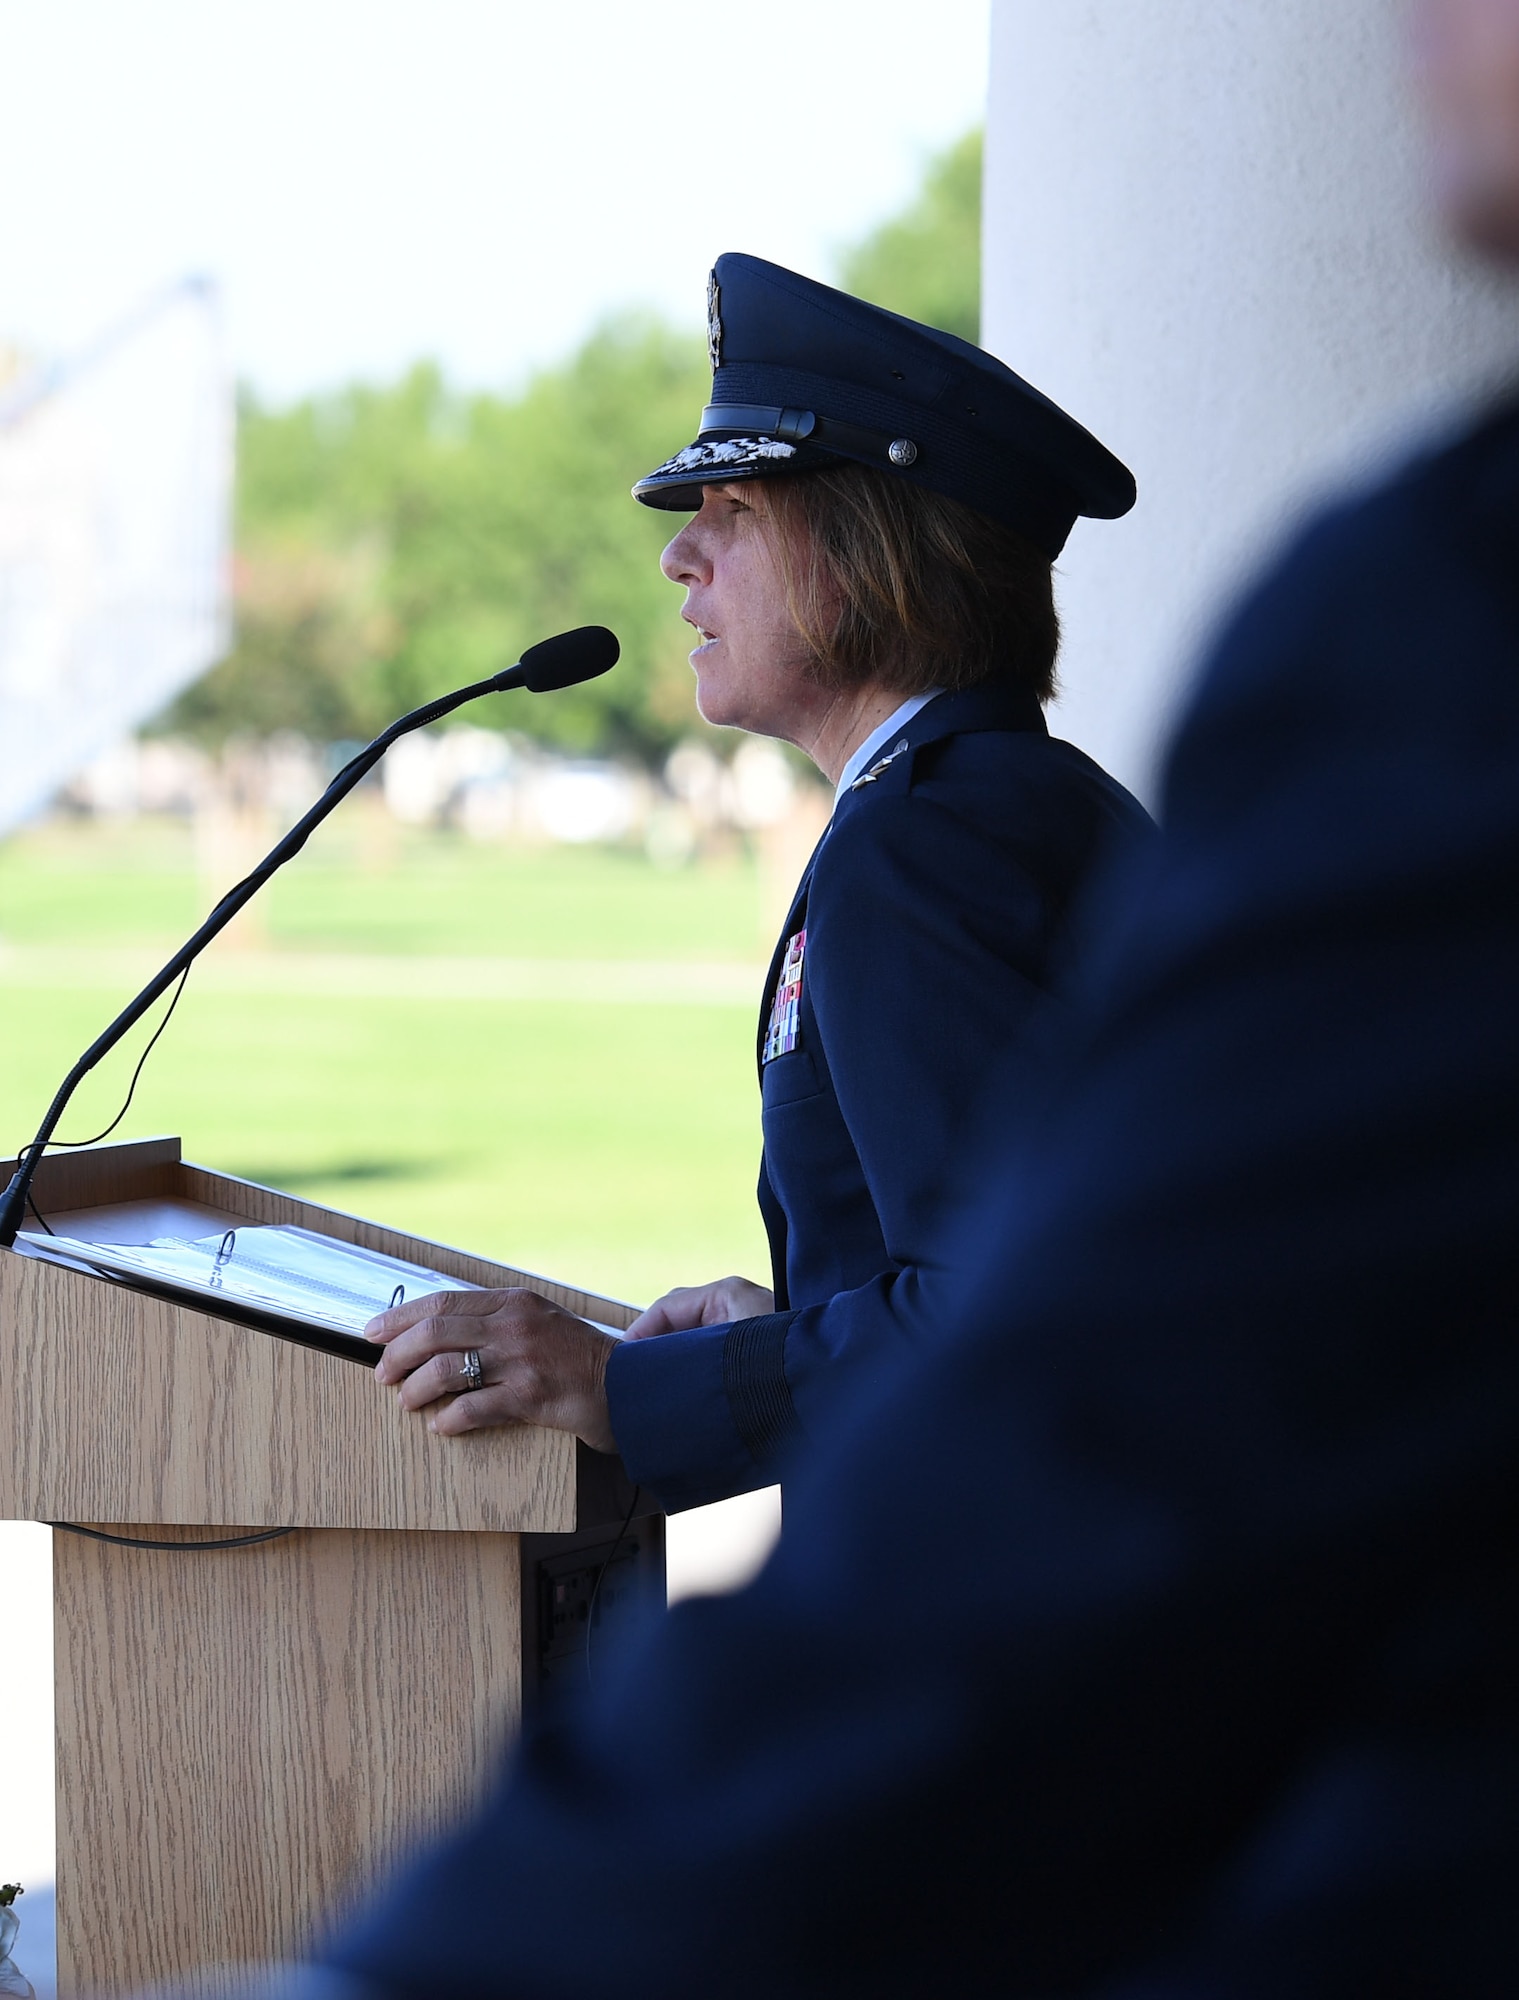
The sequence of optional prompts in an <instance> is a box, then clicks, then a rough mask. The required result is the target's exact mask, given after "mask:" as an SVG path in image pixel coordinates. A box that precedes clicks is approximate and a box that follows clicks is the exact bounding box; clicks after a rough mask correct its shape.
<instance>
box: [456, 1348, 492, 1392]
mask: <svg viewBox="0 0 1519 2000" xmlns="http://www.w3.org/2000/svg"><path fill="white" fill-rule="evenodd" d="M484 1387H485V1370H484V1369H483V1368H482V1367H481V1365H480V1350H479V1348H478V1347H466V1348H465V1350H464V1352H463V1353H462V1354H461V1355H460V1356H459V1387H458V1390H457V1391H456V1393H457V1394H458V1395H461V1396H462V1395H467V1394H468V1392H469V1391H470V1390H471V1389H483V1388H484Z"/></svg>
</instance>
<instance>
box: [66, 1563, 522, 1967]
mask: <svg viewBox="0 0 1519 2000" xmlns="http://www.w3.org/2000/svg"><path fill="white" fill-rule="evenodd" d="M111 1532H113V1533H124V1534H130V1533H133V1532H140V1533H142V1534H144V1535H146V1536H149V1537H155V1536H156V1537H165V1536H173V1535H175V1534H176V1533H178V1534H181V1535H183V1536H185V1537H186V1538H194V1537H196V1536H203V1535H204V1533H205V1531H204V1530H202V1529H184V1530H179V1531H176V1530H173V1529H168V1530H165V1529H163V1528H162V1527H160V1526H158V1525H156V1524H150V1525H146V1526H144V1527H142V1528H141V1529H140V1530H134V1529H132V1528H130V1527H122V1526H120V1525H119V1524H113V1527H112V1530H111ZM226 1532H228V1533H236V1532H237V1530H236V1529H235V1528H231V1529H228V1530H227V1531H226ZM53 1561H54V1604H55V1623H56V1632H55V1644H56V1668H55V1672H56V1683H57V1693H56V1700H57V1734H58V1806H59V1825H60V1840H59V1853H58V1963H59V1988H60V1991H61V1992H63V1993H88V1992H101V1993H127V1992H131V1991H133V1990H134V1989H136V1988H138V1987H140V1986H143V1985H145V1984H147V1983H148V1982H149V1981H156V1980H167V1979H169V1978H171V1977H173V1976H175V1975H180V1976H183V1975H184V1974H185V1973H186V1972H187V1971H190V1970H192V1969H196V1968H199V1969H201V1976H202V1977H204V1976H205V1971H204V1969H206V1968H209V1967H212V1966H216V1965H219V1964H236V1963H238V1962H241V1963H243V1964H246V1963H248V1962H249V1961H253V1960H266V1959H269V1958H278V1957H281V1956H289V1955H293V1954H295V1953H296V1952H298V1951H300V1950H301V1948H302V1947H303V1945H305V1944H306V1943H307V1942H308V1940H309V1939H310V1936H311V1934H312V1927H313V1925H314V1924H316V1923H318V1922H319V1921H320V1920H321V1918H322V1917H323V1915H324V1914H325V1913H330V1912H332V1911H334V1910H336V1909H338V1908H340V1907H341V1905H342V1904H343V1902H344V1900H345V1899H347V1898H349V1897H351V1896H352V1895H353V1894H354V1893H355V1892H356V1891H358V1890H361V1889H362V1888H363V1887H365V1886H366V1885H368V1884H372V1882H373V1881H374V1879H375V1876H376V1872H377V1871H378V1870H379V1869H381V1868H382V1867H383V1866H384V1865H385V1864H386V1862H387V1861H389V1860H391V1859H393V1858H394V1857H395V1856H396V1855H397V1854H398V1853H399V1852H401V1851H403V1850H404V1848H405V1846H406V1845H407V1844H409V1843H410V1842H413V1841H415V1840H417V1839H419V1838H420V1837H422V1836H424V1835H425V1834H426V1833H428V1832H430V1831H432V1830H434V1829H436V1828H437V1827H439V1826H441V1825H442V1824H444V1823H445V1822H446V1821H447V1820H448V1819H450V1818H451V1817H452V1816H453V1815H455V1814H456V1813H458V1812H459V1811H460V1809H461V1808H462V1807H464V1806H465V1805H466V1804H467V1803H468V1802H469V1799H470V1797H471V1796H472V1795H473V1794H474V1792H475V1791H476V1790H477V1788H478V1787H479V1786H480V1784H481V1782H482V1780H483V1779H484V1777H485V1775H486V1773H487V1772H488V1770H489V1768H490V1764H491V1761H492V1756H493V1753H494V1752H496V1751H498V1750H499V1748H500V1745H501V1743H502V1742H503V1741H504V1740H505V1738H506V1737H507V1735H508V1734H509V1733H510V1731H511V1730H512V1728H513V1727H514V1726H515V1723H516V1720H517V1716H518V1711H519V1705H520V1688H521V1679H520V1646H521V1640H520V1631H521V1625H520V1606H519V1603H518V1563H517V1542H516V1537H515V1536H511V1535H469V1534H447V1535H434V1534H424V1533H414V1534H407V1533H385V1532H360V1533H354V1532H350V1531H345V1530H325V1529H309V1530H306V1529H303V1530H298V1531H297V1532H296V1533H295V1534H293V1535H290V1536H287V1537H285V1538H283V1539H282V1540H280V1541H276V1542H265V1543H261V1544H259V1545H257V1546H255V1547H253V1548H248V1549H236V1550H222V1551H207V1552H205V1553H186V1554H184V1555H178V1554H169V1553H164V1552H159V1551H147V1550H137V1549H124V1548H118V1547H114V1546H109V1545H107V1544H104V1543H100V1542H92V1541H87V1540H85V1539H83V1538H81V1537H79V1536H76V1535H68V1534H58V1535H55V1536H54V1538H53Z"/></svg>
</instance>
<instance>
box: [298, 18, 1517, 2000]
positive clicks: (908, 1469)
mask: <svg viewBox="0 0 1519 2000" xmlns="http://www.w3.org/2000/svg"><path fill="white" fill-rule="evenodd" d="M1423 19H1424V23H1425V35H1424V49H1425V57H1426V63H1427V67H1428V70H1429V72H1430V94H1431V98H1432V101H1433V104H1434V107H1435V110H1436V113H1437V119H1438V145H1439V166H1440V185H1441V188H1442V190H1443V201H1444V204H1445V207H1446V210H1447V213H1448V214H1449V215H1450V217H1451V218H1452V219H1453V221H1454V224H1455V226H1456V227H1457V228H1458V229H1459V230H1461V231H1462V232H1463V233H1464V234H1465V235H1466V237H1467V238H1468V239H1469V240H1470V241H1473V242H1475V243H1478V244H1480V245H1482V246H1484V247H1486V248H1487V249H1489V250H1490V251H1492V252H1494V253H1495V254H1497V255H1499V256H1501V257H1504V258H1507V259H1509V260H1510V261H1515V262H1519V0H1425V6H1424V8H1423ZM1138 876H1139V879H1138V880H1137V881H1134V882H1131V883H1130V884H1129V885H1128V888H1127V890H1126V892H1125V896H1124V903H1123V907H1124V911H1125V921H1124V927H1123V931H1122V934H1121V935H1118V936H1116V937H1110V939H1109V941H1108V942H1107V944H1106V945H1105V946H1103V947H1102V948H1101V950H1100V955H1098V956H1094V957H1091V958H1089V959H1088V960H1087V962H1086V963H1085V964H1084V967H1083V969H1082V972H1081V976H1080V1013H1079V1015H1076V1016H1068V1017H1067V1018H1068V1021H1069V1022H1070V1023H1071V1025H1069V1026H1068V1030H1067V1034H1066V1038H1065V1039H1066V1050H1065V1063H1066V1072H1067V1073H1066V1077H1065V1080H1064V1082H1063V1083H1062V1084H1060V1085H1059V1086H1058V1087H1057V1088H1056V1089H1055V1090H1054V1091H1053V1092H1052V1093H1051V1095H1050V1097H1049V1099H1048V1101H1047V1103H1046V1105H1045V1108H1044V1110H1043V1112H1042V1113H1041V1114H1040V1115H1039V1116H1038V1117H1037V1118H1035V1119H1028V1118H1025V1119H1023V1120H1022V1121H1020V1122H1019V1124H1018V1126H1017V1128H1016V1129H1015V1130H1006V1129H1005V1130H1003V1131H1002V1132H1001V1133H998V1132H997V1131H996V1129H995V1123H994V1125H993V1132H992V1137H991V1140H990V1141H989V1143H988V1144H987V1146H986V1147H985V1149H984V1150H983V1151H982V1152H981V1154H980V1156H979V1159H978V1161H977V1164H976V1170H975V1173H974V1175H973V1176H972V1184H973V1185H974V1186H976V1187H977V1189H978V1194H977V1196H976V1198H975V1199H974V1200H972V1201H971V1202H970V1203H969V1204H968V1207H967V1210H966V1214H965V1217H964V1221H963V1227H962V1230H961V1233H960V1237H959V1241H958V1244H957V1245H951V1246H950V1249H949V1252H948V1253H947V1255H946V1259H945V1263H946V1271H945V1274H944V1280H943V1293H942V1297H943V1300H944V1301H945V1303H944V1304H943V1305H942V1307H941V1308H940V1309H941V1311H942V1315H943V1317H942V1326H941V1340H940V1345H939V1346H938V1348H937V1350H936V1352H935V1354H934V1355H933V1356H932V1357H931V1358H929V1357H927V1356H923V1357H918V1358H913V1359H909V1360H908V1361H907V1362H905V1363H904V1364H903V1365H902V1366H901V1368H900V1369H899V1371H898V1372H897V1374H896V1376H895V1378H894V1379H893V1380H892V1381H891V1382H889V1383H887V1384H883V1385H882V1386H881V1388H880V1390H879V1391H878V1393H877V1394H876V1395H875V1396H874V1397H873V1398H872V1399H871V1400H870V1402H869V1404H868V1405H865V1404H862V1405H861V1406H860V1407H858V1408H857V1409H856V1410H855V1411H854V1412H853V1414H852V1416H851V1418H850V1420H849V1423H848V1425H847V1430H846V1431H845V1433H844V1434H841V1435H840V1437H839V1439H838V1442H837V1444H836V1446H835V1448H834V1449H833V1450H832V1451H831V1452H830V1454H829V1456H828V1460H827V1462H826V1463H824V1462H819V1461H814V1463H812V1464H811V1465H810V1466H809V1467H808V1468H807V1469H806V1471H805V1473H804V1474H803V1475H801V1476H799V1477H798V1478H797V1480H796V1481H795V1483H794V1485H793V1487H792V1489H791V1492H790V1494H789V1497H788V1510H789V1519H788V1532H787V1537H786V1540H785V1542H784V1543H783V1545H782V1547H781V1549H780V1550H779V1552H778V1554H777V1555H776V1556H775V1557H774V1558H773V1559H772V1561H771V1563H770V1565H769V1566H768V1568H767V1569H766V1570H765V1572H764V1573H763V1574H762V1576H761V1577H760V1578H759V1580H758V1581H757V1582H756V1583H755V1584H754V1585H753V1586H752V1587H751V1588H750V1589H749V1590H747V1591H746V1592H744V1593H742V1594H741V1595H739V1596H736V1597H732V1598H727V1599H716V1600H712V1601H708V1602H702V1601H695V1602H692V1603H689V1604H686V1605H683V1606H681V1607H679V1608H678V1609H677V1610H676V1611H674V1612H673V1613H672V1614H671V1617H670V1619H669V1620H668V1622H667V1623H666V1624H665V1625H664V1626H663V1627H662V1628H660V1629H657V1630H654V1631H651V1632H649V1633H647V1634H646V1635H645V1636H644V1637H643V1639H642V1640H641V1642H640V1645H639V1647H638V1648H637V1649H636V1650H634V1651H632V1652H630V1653H629V1655H628V1656H627V1657H626V1658H625V1659H624V1660H623V1661H622V1662H621V1664H620V1667H619V1669H618V1671H617V1673H616V1674H615V1676H612V1677H609V1679H608V1683H607V1684H606V1685H605V1686H603V1687H602V1688H601V1689H600V1690H599V1691H598V1692H597V1694H596V1696H595V1698H594V1699H593V1700H592V1701H590V1702H588V1703H587V1704H586V1705H585V1706H584V1707H583V1708H580V1709H578V1710H575V1711H565V1712H562V1713H560V1714H559V1715H558V1716H555V1717H550V1718H547V1719H546V1721H545V1724H544V1725H543V1726H542V1727H540V1728H539V1729H538V1730H537V1731H536V1732H530V1733H529V1734H528V1735H527V1737H526V1738H525V1739H524V1740H523V1742H522V1744H521V1746H520V1747H519V1749H518V1750H517V1751H516V1753H515V1754H514V1756H513V1758H512V1761H511V1764H510V1768H509V1770H508V1772H507V1774H506V1776H505V1779H504V1781H503V1783H502V1786H501V1789H500V1791H499V1793H498V1794H497V1796H496V1797H495V1798H494V1800H493V1801H491V1802H490V1803H489V1804H488V1805H487V1806H486V1808H485V1809H484V1811H483V1812H481V1814H480V1815H479V1816H478V1818H477V1819H476V1820H475V1821H474V1823H473V1824H472V1825H470V1826H468V1827H467V1828H466V1829H465V1830H464V1831H463V1832H461V1833H460V1834H458V1835H457V1836H456V1837H455V1838H454V1839H452V1840H451V1841H449V1842H447V1843H446V1844H444V1845H442V1846H440V1847H438V1848H437V1849H436V1850H434V1851H433V1852H432V1853H431V1854H430V1855H429V1856H428V1857H427V1858H426V1859H425V1860H424V1861H423V1862H422V1863H421V1864H420V1866H418V1867H416V1868H415V1869H413V1870H412V1871H411V1872H410V1873H408V1874H407V1875H405V1876H403V1877H401V1878H400V1879H399V1881H398V1882H397V1883H395V1884H393V1885H391V1886H390V1887H389V1888H388V1889H387V1890H386V1893H385V1895H384V1897H383V1899H382V1900H377V1901H375V1902H374V1903H372V1904H371V1905H370V1907H369V1909H368V1911H367V1913H366V1914H364V1915H363V1916H362V1917H361V1918H360V1919H359V1920H357V1921H356V1922H354V1923H352V1925H351V1926H350V1927H349V1928H348V1929H346V1930H345V1931H344V1932H342V1933H341V1934H340V1935H339V1936H338V1938H337V1940H336V1942H335V1943H334V1944H333V1945H332V1947H331V1949H330V1951H329V1953H328V1954H327V1956H328V1965H327V1968H326V1969H325V1970H320V1971H318V1970H315V1969H308V1970H306V1971H304V1972H296V1973H292V1974H290V1975H289V1976H288V1977H284V1976H281V1977H279V1978H277V1979H276V1980H275V1981H274V1983H273V1986H272V1989H271V1990H273V1991H275V1992H278V1993H289V1994H312V1995H321V1996H324V2000H325V1996H329V1995H331V1996H342V2000H349V1996H386V2000H402V1996H406V2000H411V1996H421V1995H424V1994H425V1995H428V1996H437V2000H451V1997H452V1996H461V2000H462V1996H466V1995H467V1996H471V2000H487V1996H498V1995H499V1996H507V1995H511V1996H522V2000H526V1996H548V1995H554V1996H556V2000H563V1996H576V1995H584V1996H591V1995H601V1994H608V1993H615V1994H617V1995H619V1996H621V2000H633V1996H637V1997H638V2000H696V1996H702V2000H707V1996H711V1995H717V1994H721V1995H724V1996H740V1997H741V2000H747V1996H755V2000H759V1996H764V1997H765V2000H773V1996H775V1995H777V1994H786V1995H798V1996H803V1995H805V1996H818V2000H822V1996H825V1995H826V1996H830V2000H835V1997H836V1996H839V1995H860V1996H862V2000H863V1996H870V2000H880V1996H882V1995H940V1994H954V1995H967V1994H974V1995H998V1996H1015V1995H1028V1996H1031V2000H1032V1996H1036V1995H1037V1996H1050V1995H1055V1994H1062V1995H1074V1994H1080V1995H1086V1996H1099V1995H1100V1996H1106V2000H1263V1997H1266V1996H1269V2000H1329V1996H1334V2000H1366V1996H1376V2000H1391V1996H1400V1995H1407V1996H1419V2000H1429V1997H1430V1996H1449V1997H1450V2000H1510V1996H1512V1995H1513V1994H1515V1993H1516V1992H1519V1923H1516V1921H1515V1889H1514V1884H1515V1881H1516V1879H1519V1571H1516V1564H1515V1560H1514V1551H1515V1548H1516V1546H1519V1228H1516V1226H1515V1221H1516V1217H1519V1029H1516V1023H1519V932H1516V911H1519V402H1510V403H1508V404H1506V405H1505V406H1502V407H1499V408H1496V409H1494V410H1491V411H1489V412H1488V413H1486V414H1485V415H1484V416H1483V417H1482V418H1481V419H1480V420H1478V421H1476V422H1475V423H1474V424H1473V425H1472V427H1471V428H1470V429H1469V430H1468V431H1467V432H1466V433H1465V434H1464V435H1461V436H1459V437H1457V438H1456V439H1455V440H1454V441H1452V442H1451V443H1449V444H1448V445H1447V446H1445V447H1444V448H1443V449H1441V450H1439V451H1436V452H1434V453H1432V454H1430V455H1428V456H1425V457H1422V458H1420V459H1419V460H1418V461H1417V462H1415V463H1413V464H1411V465H1410V466H1408V467H1407V468H1406V469H1405V470H1403V471H1402V472H1400V473H1399V474H1397V475H1396V476H1395V477H1392V478H1390V479H1389V480H1387V481H1386V482H1385V483H1383V484H1382V485H1380V486H1378V487H1377V488H1376V489H1375V490H1372V491H1370V492H1369V493H1367V494H1365V495H1364V496H1362V497H1359V498H1356V499H1354V500H1352V501H1350V502H1348V503H1346V504H1343V505H1341V506H1339V507H1337V508H1334V509H1332V510H1330V511H1328V512H1326V513H1325V514H1323V515H1322V516H1320V517H1319V518H1318V519H1317V520H1316V521H1315V522H1313V523H1312V524H1311V525H1310V526H1309V527H1308V528H1307V529H1306V531H1305V532H1303V533H1302V534H1301V535H1300V536H1299V537H1298V539H1297V540H1296V541H1295V543H1294V544H1293V546H1292V547H1291V548H1290V549H1289V550H1288V551H1287V553H1286V554H1285V555H1284V557H1283V558H1282V559H1281V560H1280V562H1279V563H1277V564H1276V565H1275V567H1274V568H1273V569H1272V570H1271V571H1270V573H1269V574H1268V575H1267V576H1266V578H1265V580H1264V581H1263V582H1262V583H1261V584H1260V585H1259V586H1258V587H1257V588H1256V589H1254V590H1253V591H1252V592H1251V593H1250V594H1249V595H1248V596H1247V598H1246V599H1245V601H1244V602H1243V603H1242V605H1241V606H1240V607H1239V608H1238V610H1237V612H1236V614H1235V616H1234V617H1233V619H1232V621H1231V622H1230V623H1229V625H1228V626H1227V627H1226V629H1225V630H1224V632H1223V634H1222V636H1221V638H1220V640H1219V641H1218V643H1217V646H1216V648H1215V650H1214V652H1213V655H1212V658H1211V662H1210V665H1209V668H1208V671H1207V672H1206V674H1205V676H1204V677H1203V679H1202V681H1201V682H1200V684H1199V687H1198V690H1197V692H1196V695H1195V697H1194V699H1193V701H1192V703H1191V706H1190V709H1189V712H1188V714H1187V716H1186V718H1185V719H1184V722H1183V724H1182V726H1181V728H1180V731H1179V733H1178V736H1177V738H1176V741H1175V743H1174V747H1173V749H1172V752H1171V755H1170V758H1169V764H1168V769H1167V774H1166V785H1165V810H1164V815H1163V832H1162V835H1161V838H1160V841H1159V842H1158V844H1157V846H1156V848H1155V850H1154V852H1153V853H1152V854H1151V855H1149V856H1148V857H1146V858H1145V859H1144V860H1143V861H1142V862H1141V863H1140V864H1139V865H1138ZM997 1108H998V1106H997V1103H996V1100H995V1094H993V1102H992V1105H991V1109H992V1111H993V1112H994V1113H995V1111H996V1110H997ZM957 1269H961V1270H963V1271H964V1272H966V1273H968V1276H965V1277H963V1278H956V1276H955V1272H956V1270H957ZM904 1496H905V1497H906V1499H907V1500H908V1501H909V1503H910V1504H907V1505H905V1506H904V1505H903V1504H902V1503H903V1499H904ZM442 1692H446V1691H440V1690H438V1689H430V1690H428V1691H427V1697H426V1698H427V1699H429V1700H437V1699H439V1698H440V1693H442Z"/></svg>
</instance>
